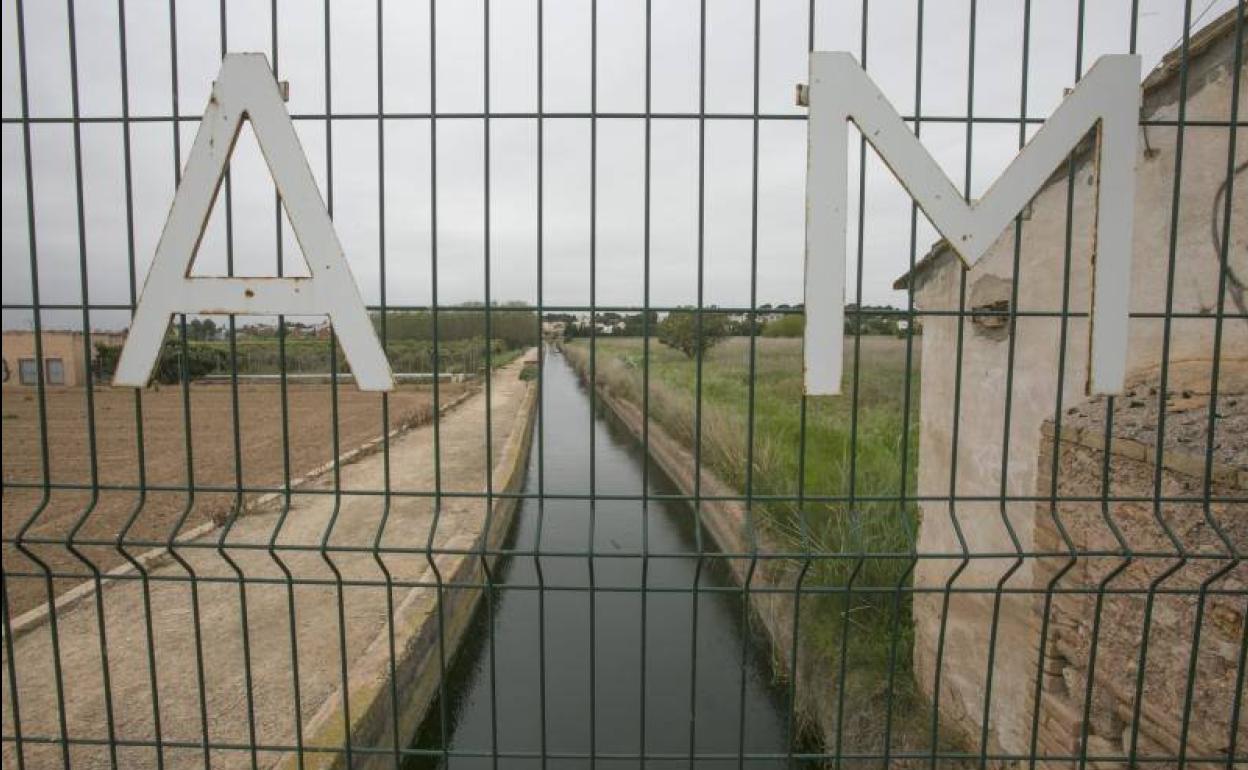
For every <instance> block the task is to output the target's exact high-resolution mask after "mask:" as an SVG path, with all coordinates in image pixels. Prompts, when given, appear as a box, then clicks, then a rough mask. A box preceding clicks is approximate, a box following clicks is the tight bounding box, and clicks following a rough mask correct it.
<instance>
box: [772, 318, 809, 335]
mask: <svg viewBox="0 0 1248 770" xmlns="http://www.w3.org/2000/svg"><path fill="white" fill-rule="evenodd" d="M805 333H806V314H805V313H789V314H787V315H782V316H780V317H779V318H776V319H775V320H772V321H768V322H767V323H765V324H763V336H764V337H800V336H802V335H803V334H805Z"/></svg>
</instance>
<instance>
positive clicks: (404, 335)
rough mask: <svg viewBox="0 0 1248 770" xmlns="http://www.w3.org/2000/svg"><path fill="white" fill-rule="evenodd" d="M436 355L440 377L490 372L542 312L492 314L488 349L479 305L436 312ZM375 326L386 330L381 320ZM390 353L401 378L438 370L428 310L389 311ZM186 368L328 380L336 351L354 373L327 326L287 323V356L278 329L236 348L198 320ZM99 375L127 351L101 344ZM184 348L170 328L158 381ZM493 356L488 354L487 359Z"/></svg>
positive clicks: (172, 371)
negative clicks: (283, 373)
mask: <svg viewBox="0 0 1248 770" xmlns="http://www.w3.org/2000/svg"><path fill="white" fill-rule="evenodd" d="M437 320H438V326H437V328H438V355H437V366H438V371H440V372H451V373H457V372H467V373H475V372H481V371H484V369H485V366H486V359H487V357H488V358H489V361H490V363H491V364H492V365H493V366H494V367H499V366H504V365H506V364H508V363H510V362H511V361H514V360H515V359H516V357H517V356H519V355H520V354H521V353H522V352H523V351H524V349H525V348H527V347H530V346H532V345H534V344H536V341H537V339H538V329H537V313H536V312H535V311H530V310H527V309H523V306H508V307H507V309H498V310H496V311H494V312H491V313H490V317H489V328H488V331H489V333H490V344H489V348H488V351H487V347H486V344H485V339H486V337H485V332H486V331H487V328H486V314H485V310H484V309H482V308H478V307H469V308H465V309H459V308H455V309H446V310H442V311H440V312H439V313H438V319H437ZM373 323H374V325H375V326H376V327H377V328H378V331H379V333H380V332H381V331H382V330H383V324H382V323H381V318H380V314H374V317H373ZM384 332H385V339H386V355H387V357H388V358H389V359H390V366H391V367H392V368H393V369H394V371H396V372H431V371H433V368H434V346H433V318H432V315H431V314H430V313H428V312H427V311H391V312H388V313H386V319H385V324H384ZM186 337H187V342H186V347H185V350H186V356H187V369H188V372H189V374H190V377H191V379H198V378H200V377H203V376H204V375H208V374H229V373H230V372H231V371H233V370H234V364H233V363H232V361H237V370H238V372H239V374H278V373H279V372H281V371H282V360H283V355H284V357H285V369H286V371H287V372H288V373H291V374H327V373H328V372H329V370H330V351H331V350H335V351H336V353H337V370H338V371H339V372H349V371H351V369H350V367H349V366H348V365H347V361H346V358H345V356H344V355H343V352H342V348H341V346H335V347H333V348H331V344H332V343H331V340H330V338H329V336H328V334H327V329H326V328H324V327H317V326H310V325H305V324H300V323H294V322H292V323H288V324H287V327H286V334H285V351H284V352H283V350H282V344H281V339H280V338H279V336H278V329H277V326H276V325H272V324H256V325H248V326H243V327H240V328H238V329H237V331H236V334H235V340H234V345H233V348H232V350H231V345H230V342H229V337H228V326H221V325H217V324H215V323H214V322H213V321H212V319H203V320H201V319H198V318H196V319H192V320H190V321H188V322H187V324H186ZM95 349H96V367H97V374H98V375H99V376H102V377H109V376H111V375H112V373H113V371H115V369H116V367H117V359H118V358H119V357H120V355H121V347H120V346H118V345H108V344H104V343H97V344H96V346H95ZM182 351H183V345H182V341H181V337H180V332H179V327H178V326H177V325H173V326H171V327H170V330H169V335H168V337H167V339H166V341H165V346H164V350H163V351H162V353H161V358H160V363H159V364H158V366H157V370H156V380H157V381H158V382H162V383H171V382H177V381H178V379H179V377H180V372H181V358H182V355H183V353H182ZM487 354H488V356H487Z"/></svg>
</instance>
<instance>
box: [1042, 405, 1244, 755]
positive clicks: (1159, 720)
mask: <svg viewBox="0 0 1248 770" xmlns="http://www.w3.org/2000/svg"><path fill="white" fill-rule="evenodd" d="M1156 393H1157V387H1156V384H1155V382H1154V383H1151V384H1149V383H1142V384H1140V385H1137V386H1136V388H1134V389H1133V390H1132V391H1131V392H1129V393H1128V394H1126V395H1125V396H1123V397H1121V398H1119V399H1117V403H1116V405H1115V409H1114V420H1113V426H1112V429H1111V436H1112V440H1111V441H1110V442H1109V450H1108V453H1107V452H1106V448H1105V444H1106V442H1105V425H1106V419H1105V404H1104V403H1103V402H1100V401H1098V402H1093V403H1091V404H1089V405H1087V406H1086V407H1081V408H1078V409H1075V410H1072V411H1071V412H1070V413H1068V414H1067V415H1066V416H1065V417H1064V419H1063V420H1062V423H1061V425H1060V426H1059V427H1058V428H1055V426H1054V424H1053V422H1051V421H1050V422H1049V423H1046V424H1045V426H1044V429H1043V431H1042V434H1043V438H1042V440H1041V452H1040V459H1039V464H1038V469H1037V471H1038V472H1037V477H1038V484H1037V495H1038V496H1040V497H1044V496H1049V495H1051V494H1052V493H1056V496H1057V497H1059V498H1072V497H1075V498H1083V499H1085V500H1087V499H1088V498H1091V500H1089V501H1085V502H1076V501H1071V500H1061V501H1059V502H1057V503H1056V504H1055V505H1051V504H1050V503H1048V502H1041V503H1038V504H1037V506H1036V535H1035V537H1036V543H1035V545H1036V549H1037V551H1038V552H1041V553H1044V552H1048V553H1052V554H1063V555H1055V556H1050V557H1044V558H1040V559H1039V560H1038V561H1037V564H1036V567H1035V569H1034V580H1035V582H1034V587H1035V588H1037V589H1039V590H1041V591H1048V589H1049V588H1050V587H1052V589H1053V590H1052V593H1051V594H1039V595H1038V597H1039V598H1038V599H1037V613H1036V615H1035V621H1036V622H1035V625H1034V628H1033V632H1034V633H1035V634H1036V636H1035V638H1036V639H1037V640H1040V639H1041V633H1042V632H1044V640H1043V643H1044V657H1043V661H1042V665H1043V671H1042V672H1041V674H1040V676H1041V682H1042V691H1041V697H1040V719H1039V730H1038V746H1037V748H1038V751H1039V752H1040V753H1041V754H1044V755H1066V756H1069V755H1075V754H1078V753H1079V751H1080V749H1081V746H1082V745H1083V744H1084V739H1085V736H1086V746H1087V751H1088V755H1089V756H1096V757H1101V758H1104V761H1101V762H1097V763H1095V764H1094V765H1093V766H1094V767H1099V768H1111V767H1112V768H1117V767H1124V768H1125V767H1127V761H1126V760H1127V759H1128V758H1129V757H1130V756H1132V755H1133V754H1134V755H1135V756H1137V757H1140V758H1147V757H1177V756H1178V755H1179V754H1180V751H1181V750H1182V751H1185V752H1186V755H1187V757H1189V758H1192V759H1196V758H1199V757H1204V758H1212V757H1219V758H1224V757H1226V756H1227V751H1228V749H1229V745H1230V743H1231V729H1232V727H1231V720H1232V718H1233V700H1234V695H1235V689H1236V687H1237V677H1240V676H1242V672H1240V671H1239V666H1240V664H1241V662H1242V660H1241V657H1240V656H1241V655H1242V652H1241V651H1242V649H1243V645H1244V644H1245V636H1244V634H1245V629H1244V622H1245V621H1244V615H1245V609H1246V604H1248V602H1246V601H1245V591H1246V590H1248V565H1245V564H1243V563H1236V562H1235V561H1233V560H1232V559H1231V558H1229V556H1230V555H1231V553H1234V552H1238V553H1239V554H1243V552H1244V550H1245V548H1246V547H1248V503H1244V502H1242V500H1244V499H1245V497H1246V494H1245V493H1246V492H1248V440H1246V439H1245V432H1248V403H1245V402H1246V401H1248V395H1246V394H1244V393H1238V394H1236V393H1227V394H1223V395H1222V397H1220V398H1219V401H1218V409H1217V411H1218V414H1219V418H1218V420H1217V424H1218V428H1217V431H1216V432H1215V440H1214V452H1213V463H1212V466H1211V482H1212V483H1211V486H1210V488H1209V491H1208V495H1209V496H1210V497H1211V498H1212V499H1214V500H1218V499H1219V498H1232V499H1233V498H1238V499H1239V500H1240V501H1241V502H1213V503H1211V504H1209V505H1208V506H1206V505H1204V504H1202V503H1201V502H1200V500H1201V499H1202V498H1203V497H1204V496H1205V491H1204V489H1205V487H1204V483H1205V482H1204V479H1205V465H1206V452H1205V440H1204V437H1205V436H1206V428H1205V426H1206V425H1207V420H1208V398H1207V396H1204V395H1200V394H1194V393H1192V391H1187V392H1186V393H1185V392H1183V391H1175V392H1173V394H1171V397H1170V398H1169V399H1167V412H1166V436H1167V440H1166V446H1165V451H1164V453H1163V455H1162V465H1161V473H1160V497H1159V498H1158V497H1157V495H1156V488H1155V486H1154V484H1155V478H1156V474H1155V470H1156V468H1157V463H1156V456H1157V451H1156V443H1157V442H1156V440H1155V435H1156V426H1157V423H1158V414H1157V408H1156V405H1157V402H1158V399H1157V396H1156ZM1150 396H1151V398H1150ZM1055 455H1056V462H1055ZM1054 478H1056V484H1054V483H1053V481H1054ZM1106 479H1107V480H1108V484H1109V487H1108V493H1109V494H1110V495H1112V496H1114V497H1115V498H1133V499H1135V500H1134V501H1121V502H1118V501H1115V502H1108V503H1104V504H1103V503H1102V502H1100V501H1098V500H1096V498H1098V497H1100V496H1101V495H1102V494H1104V493H1105V491H1106V490H1105V485H1104V480H1106ZM1154 499H1161V500H1163V501H1170V502H1163V503H1161V504H1159V505H1154V503H1153V500H1154ZM1175 499H1194V500H1195V502H1172V501H1173V500H1175ZM1219 530H1221V531H1220V532H1219ZM1228 545H1229V547H1230V548H1231V549H1234V550H1233V551H1230V550H1229V549H1228ZM1071 549H1073V550H1074V551H1077V552H1079V555H1078V557H1077V558H1074V559H1071V558H1069V557H1067V556H1065V555H1064V554H1065V553H1066V552H1068V551H1070V550H1071ZM1128 551H1129V552H1131V554H1133V555H1134V556H1133V558H1132V557H1128V556H1127V555H1126V554H1127V552H1128ZM1180 552H1182V553H1186V554H1187V556H1188V558H1187V559H1186V561H1184V560H1182V559H1180V558H1179V557H1178V556H1177V554H1179V553H1180ZM1093 554H1095V555H1093ZM1202 586H1205V587H1207V589H1208V590H1207V591H1206V592H1205V593H1204V594H1203V595H1202V594H1201V593H1200V591H1201V587H1202ZM1150 587H1155V588H1156V589H1157V590H1156V591H1155V592H1154V593H1152V594H1151V615H1150V606H1149V605H1150V594H1149V588H1150ZM1046 595H1048V596H1051V606H1050V608H1049V614H1048V617H1049V624H1048V628H1047V631H1044V629H1042V627H1041V626H1042V621H1043V618H1044V614H1043V610H1044V597H1045V596H1046ZM1146 615H1149V620H1148V622H1147V623H1146V622H1145V617H1146ZM1145 644H1147V650H1146V652H1147V657H1146V661H1145V664H1144V676H1143V680H1142V682H1140V681H1139V679H1138V672H1139V659H1140V651H1141V649H1142V647H1143V645H1145ZM1193 649H1195V656H1194V659H1193ZM1193 664H1194V669H1193ZM1089 679H1091V683H1092V685H1091V688H1090V689H1089V687H1088V682H1089ZM1189 679H1190V681H1189ZM1240 681H1241V682H1242V680H1240ZM1189 685H1190V692H1189ZM1031 687H1032V688H1033V689H1034V681H1033V683H1032V685H1031ZM1140 687H1142V694H1143V695H1142V698H1139V699H1138V707H1137V693H1138V692H1141V690H1140V689H1139V688H1140ZM1085 704H1087V708H1086V710H1085ZM1243 705H1244V706H1246V707H1248V704H1243ZM1137 710H1138V720H1137V719H1136V712H1137ZM1243 713H1244V712H1242V711H1241V716H1240V720H1239V724H1238V726H1237V730H1238V733H1239V735H1238V739H1237V745H1238V747H1239V748H1238V749H1237V753H1238V754H1239V755H1240V756H1241V757H1242V756H1243V754H1242V752H1243V750H1244V748H1245V747H1248V724H1246V723H1245V720H1244V718H1243ZM1185 717H1187V719H1186V720H1185ZM1136 724H1138V730H1137V729H1133V725H1136ZM1185 730H1186V733H1184V731H1185ZM1114 758H1117V759H1114ZM1049 764H1050V765H1051V766H1061V767H1072V766H1074V763H1072V762H1069V761H1067V762H1051V763H1049ZM1177 764H1178V763H1176V762H1161V763H1158V762H1151V763H1150V764H1149V765H1148V766H1149V767H1170V766H1177Z"/></svg>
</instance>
